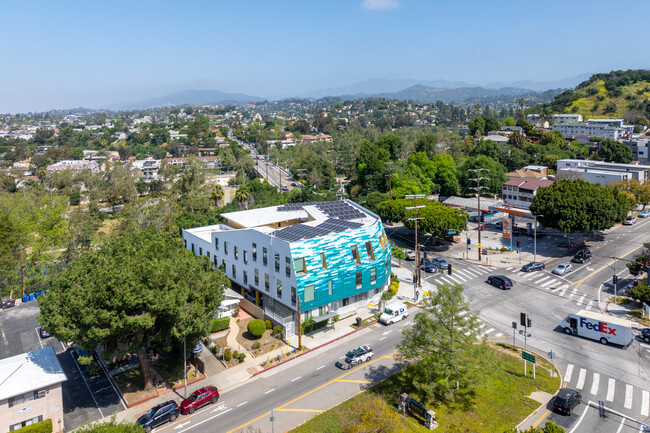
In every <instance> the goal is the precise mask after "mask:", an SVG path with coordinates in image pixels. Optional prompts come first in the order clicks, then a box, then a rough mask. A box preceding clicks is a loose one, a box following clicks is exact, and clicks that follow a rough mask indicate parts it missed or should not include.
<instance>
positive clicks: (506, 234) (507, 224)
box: [503, 219, 510, 239]
mask: <svg viewBox="0 0 650 433" xmlns="http://www.w3.org/2000/svg"><path fill="white" fill-rule="evenodd" d="M503 238H504V239H510V220H509V219H504V220H503Z"/></svg>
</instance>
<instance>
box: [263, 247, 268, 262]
mask: <svg viewBox="0 0 650 433" xmlns="http://www.w3.org/2000/svg"><path fill="white" fill-rule="evenodd" d="M262 263H264V266H267V265H268V264H269V256H268V251H267V249H266V247H264V248H262Z"/></svg>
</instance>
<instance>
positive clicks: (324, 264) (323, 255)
mask: <svg viewBox="0 0 650 433" xmlns="http://www.w3.org/2000/svg"><path fill="white" fill-rule="evenodd" d="M320 263H321V265H322V266H323V269H327V258H326V257H325V253H320Z"/></svg>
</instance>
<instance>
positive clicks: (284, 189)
mask: <svg viewBox="0 0 650 433" xmlns="http://www.w3.org/2000/svg"><path fill="white" fill-rule="evenodd" d="M280 189H281V190H282V191H289V187H288V186H286V185H282V188H280Z"/></svg>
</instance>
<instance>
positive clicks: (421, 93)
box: [106, 74, 591, 110]
mask: <svg viewBox="0 0 650 433" xmlns="http://www.w3.org/2000/svg"><path fill="white" fill-rule="evenodd" d="M590 76H591V74H582V75H578V76H576V77H572V78H566V79H563V80H559V81H547V82H534V81H518V82H515V83H501V82H493V83H488V84H486V85H484V86H482V87H481V86H476V85H473V84H470V83H466V82H463V81H453V82H451V81H447V80H413V79H392V80H389V79H369V80H365V81H361V82H358V83H355V84H351V85H348V86H343V87H338V88H328V89H320V90H313V91H310V92H305V93H301V94H299V95H295V96H287V97H286V98H273V99H289V98H313V99H319V98H323V97H327V96H331V97H343V98H344V99H360V98H370V97H377V98H386V99H394V100H417V101H421V102H435V101H437V100H440V101H443V102H446V103H459V102H463V101H467V100H471V99H480V98H497V97H502V96H503V97H507V96H511V97H512V96H519V97H525V96H527V97H530V96H531V95H533V96H534V95H535V94H536V93H542V92H545V91H548V90H551V89H567V88H573V87H575V86H576V85H577V84H579V83H581V82H583V81H585V80H586V79H588V78H589V77H590ZM268 99H269V98H262V97H258V96H252V95H246V94H243V93H228V92H221V91H219V90H199V89H189V90H182V91H179V92H176V93H172V94H169V95H165V96H160V97H154V98H148V99H145V100H142V101H132V102H125V103H120V104H113V105H111V106H108V107H106V108H109V109H111V110H138V109H148V108H158V107H171V106H177V105H185V104H190V105H212V104H219V105H228V104H232V105H239V104H243V103H254V102H262V101H265V100H268Z"/></svg>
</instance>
